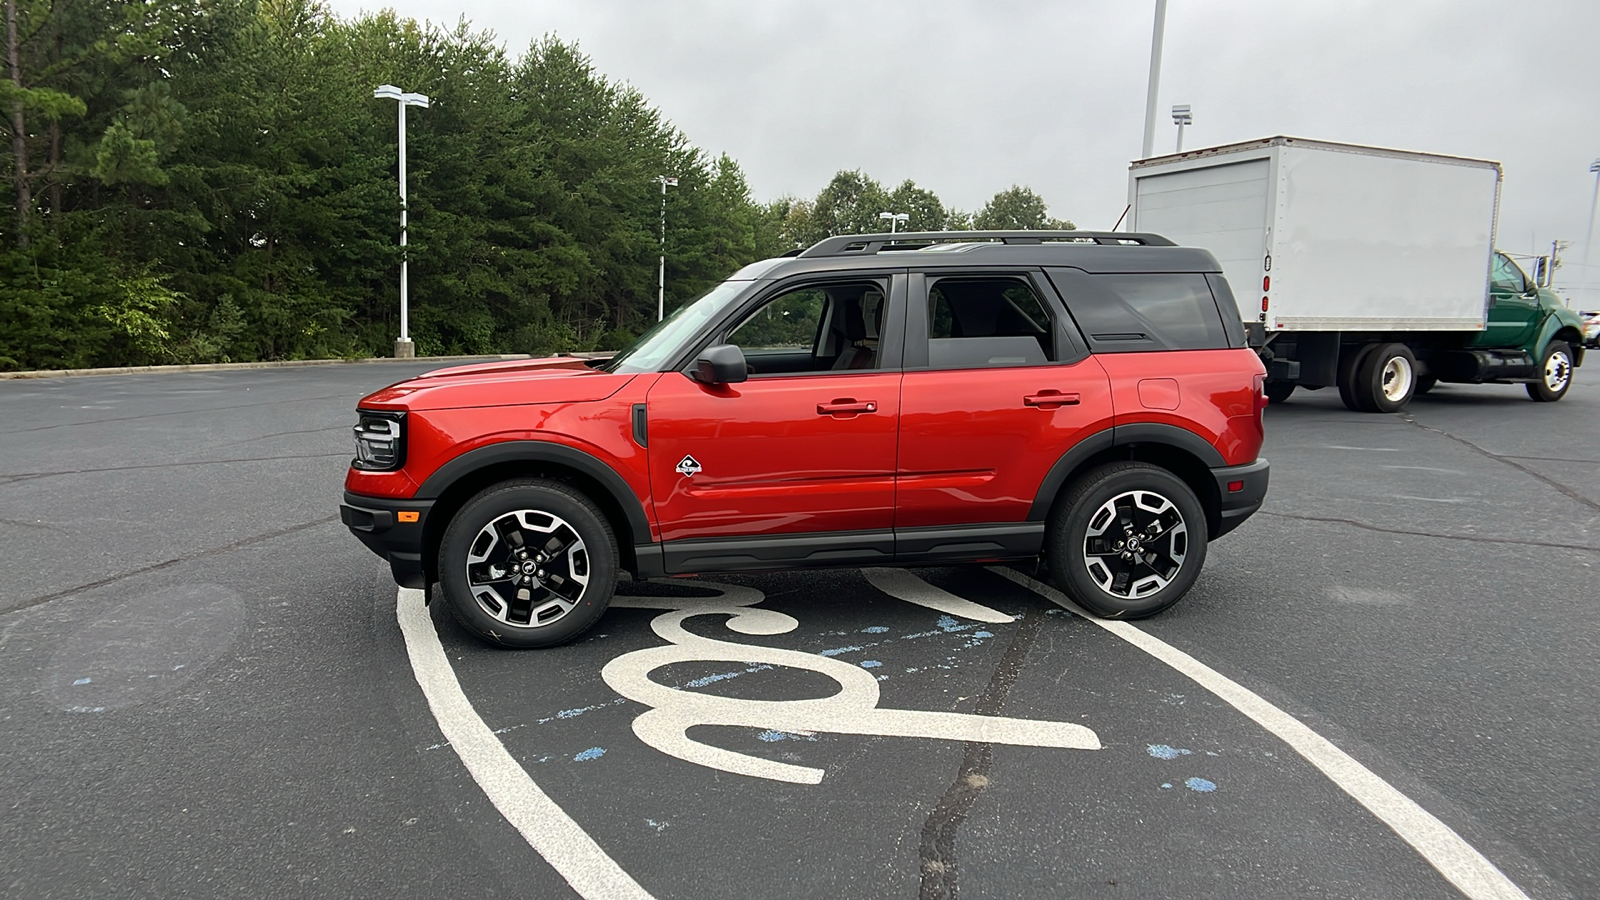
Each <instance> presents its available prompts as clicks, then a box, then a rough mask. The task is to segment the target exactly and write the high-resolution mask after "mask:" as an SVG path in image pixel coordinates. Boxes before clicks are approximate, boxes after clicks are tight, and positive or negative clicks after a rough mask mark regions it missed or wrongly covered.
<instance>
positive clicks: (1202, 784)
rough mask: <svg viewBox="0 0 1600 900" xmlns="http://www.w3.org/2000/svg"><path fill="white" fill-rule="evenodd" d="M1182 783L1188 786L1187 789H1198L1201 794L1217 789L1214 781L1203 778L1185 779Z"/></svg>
mask: <svg viewBox="0 0 1600 900" xmlns="http://www.w3.org/2000/svg"><path fill="white" fill-rule="evenodd" d="M1184 784H1186V785H1188V786H1189V790H1191V791H1199V792H1200V793H1202V794H1209V793H1211V792H1212V791H1214V790H1216V789H1217V786H1216V784H1215V783H1214V782H1210V781H1207V780H1205V779H1204V778H1191V779H1189V780H1188V781H1185V782H1184Z"/></svg>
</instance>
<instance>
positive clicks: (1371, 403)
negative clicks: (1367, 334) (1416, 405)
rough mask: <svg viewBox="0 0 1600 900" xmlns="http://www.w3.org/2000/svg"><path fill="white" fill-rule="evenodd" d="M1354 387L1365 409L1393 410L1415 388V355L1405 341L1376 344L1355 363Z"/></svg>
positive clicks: (1399, 406) (1389, 411) (1406, 398)
mask: <svg viewBox="0 0 1600 900" xmlns="http://www.w3.org/2000/svg"><path fill="white" fill-rule="evenodd" d="M1355 390H1356V391H1357V396H1358V397H1359V398H1360V400H1361V404H1362V407H1363V408H1365V409H1366V410H1367V411H1368V412H1380V413H1392V412H1395V411H1396V410H1399V409H1401V408H1403V407H1404V406H1405V405H1406V404H1407V403H1410V402H1411V397H1412V395H1413V394H1414V393H1415V392H1416V390H1417V358H1416V357H1415V356H1413V355H1412V353H1411V348H1409V347H1407V346H1406V345H1405V344H1379V345H1378V346H1376V347H1374V348H1372V349H1371V350H1370V351H1368V352H1367V355H1366V356H1364V357H1362V359H1361V365H1359V366H1357V367H1356V379H1355Z"/></svg>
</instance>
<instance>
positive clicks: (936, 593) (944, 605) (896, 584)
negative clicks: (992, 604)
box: [861, 569, 1014, 625]
mask: <svg viewBox="0 0 1600 900" xmlns="http://www.w3.org/2000/svg"><path fill="white" fill-rule="evenodd" d="M861 574H862V575H865V576H867V581H869V582H871V583H872V586H873V587H875V588H877V589H878V590H880V591H883V592H884V593H885V594H888V595H889V596H891V597H895V598H897V599H900V600H904V601H905V602H907V603H915V604H916V605H918V606H926V607H927V608H929V609H933V610H938V611H939V612H942V613H948V614H950V615H952V616H960V617H961V618H963V619H976V620H977V621H979V622H993V623H995V624H997V625H1003V624H1005V623H1006V622H1011V621H1014V619H1013V617H1012V616H1008V615H1006V614H1005V613H1003V612H1001V611H999V610H998V609H990V608H989V607H987V606H984V605H983V604H981V603H973V602H972V601H971V600H968V599H966V598H965V597H957V596H956V595H955V594H952V593H950V592H949V591H945V590H941V589H940V588H936V587H934V586H933V585H931V584H929V583H927V582H926V581H923V580H922V579H921V578H918V577H917V576H915V575H913V574H911V573H910V572H907V571H906V570H905V569H862V570H861Z"/></svg>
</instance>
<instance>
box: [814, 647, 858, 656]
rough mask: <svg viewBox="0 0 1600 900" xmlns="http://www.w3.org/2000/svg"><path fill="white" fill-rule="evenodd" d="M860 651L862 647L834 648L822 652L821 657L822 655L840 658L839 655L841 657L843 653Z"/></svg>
mask: <svg viewBox="0 0 1600 900" xmlns="http://www.w3.org/2000/svg"><path fill="white" fill-rule="evenodd" d="M860 649H861V648H860V647H834V648H833V649H832V650H823V651H821V652H820V655H822V656H838V655H840V654H842V653H854V652H855V651H857V650H860Z"/></svg>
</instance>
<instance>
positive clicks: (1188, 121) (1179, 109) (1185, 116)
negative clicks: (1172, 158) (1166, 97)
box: [1172, 103, 1194, 153]
mask: <svg viewBox="0 0 1600 900" xmlns="http://www.w3.org/2000/svg"><path fill="white" fill-rule="evenodd" d="M1172 121H1173V122H1176V123H1177V125H1178V149H1176V150H1174V151H1173V152H1174V153H1182V152H1183V126H1185V125H1193V124H1194V116H1193V115H1192V114H1191V113H1190V112H1189V104H1187V103H1185V104H1183V105H1182V106H1174V107H1173V108H1172Z"/></svg>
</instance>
